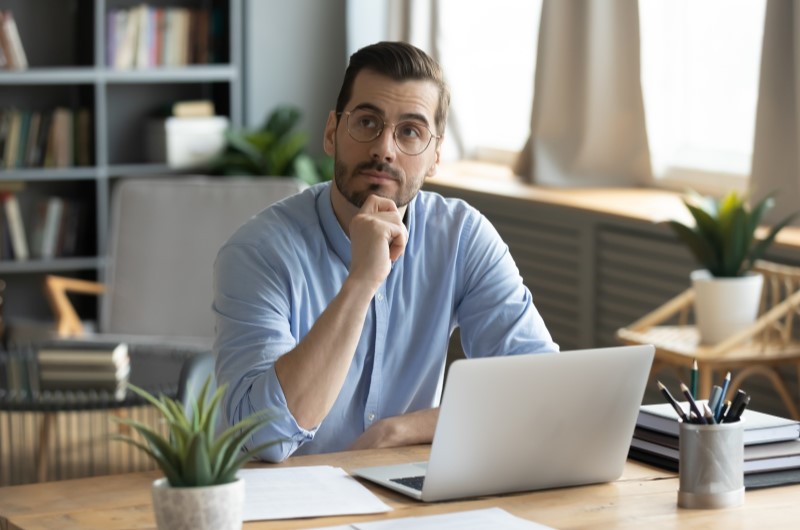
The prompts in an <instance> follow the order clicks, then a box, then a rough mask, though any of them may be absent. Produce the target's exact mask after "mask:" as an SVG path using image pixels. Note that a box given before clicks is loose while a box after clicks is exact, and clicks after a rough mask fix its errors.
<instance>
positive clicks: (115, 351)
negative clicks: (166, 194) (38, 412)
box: [36, 341, 129, 366]
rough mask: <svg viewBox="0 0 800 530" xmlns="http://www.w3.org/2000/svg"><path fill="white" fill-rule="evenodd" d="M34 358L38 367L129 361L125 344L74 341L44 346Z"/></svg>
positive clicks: (115, 363) (118, 363)
mask: <svg viewBox="0 0 800 530" xmlns="http://www.w3.org/2000/svg"><path fill="white" fill-rule="evenodd" d="M36 357H37V360H38V361H39V365H47V364H60V365H64V364H72V365H77V366H87V365H88V366H91V365H102V364H114V365H120V364H123V363H126V362H128V361H129V355H128V344H127V343H125V342H119V343H116V342H114V343H102V342H98V343H95V342H78V341H76V342H75V343H72V344H66V343H51V344H45V345H42V346H41V347H40V348H39V351H38V352H37V353H36Z"/></svg>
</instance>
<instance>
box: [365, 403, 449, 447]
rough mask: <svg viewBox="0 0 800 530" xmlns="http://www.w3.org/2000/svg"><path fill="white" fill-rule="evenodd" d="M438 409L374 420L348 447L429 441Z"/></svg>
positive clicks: (434, 426)
mask: <svg viewBox="0 0 800 530" xmlns="http://www.w3.org/2000/svg"><path fill="white" fill-rule="evenodd" d="M438 419H439V409H438V408H436V409H427V410H419V411H417V412H410V413H408V414H403V415H401V416H393V417H391V418H384V419H382V420H380V421H377V422H375V423H374V424H373V425H372V426H371V427H370V428H368V429H367V430H366V431H364V434H362V435H361V436H359V437H358V439H357V440H356V441H355V442H353V445H351V446H350V449H379V448H382V447H398V446H401V445H415V444H425V443H431V441H432V440H433V432H434V431H435V430H436V421H437V420H438Z"/></svg>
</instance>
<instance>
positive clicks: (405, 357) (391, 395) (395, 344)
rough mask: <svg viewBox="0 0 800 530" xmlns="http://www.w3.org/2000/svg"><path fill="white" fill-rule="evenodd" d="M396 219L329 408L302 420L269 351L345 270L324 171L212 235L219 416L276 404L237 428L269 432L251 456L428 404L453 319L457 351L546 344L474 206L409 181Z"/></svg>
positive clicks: (311, 447) (435, 394)
mask: <svg viewBox="0 0 800 530" xmlns="http://www.w3.org/2000/svg"><path fill="white" fill-rule="evenodd" d="M405 223H406V226H407V228H408V235H409V239H408V244H407V246H406V249H405V253H404V254H403V255H402V256H401V257H400V258H399V259H398V260H397V261H396V262H395V263H394V265H393V267H392V270H391V272H390V274H389V276H388V278H387V279H386V280H385V282H384V283H383V285H381V287H380V288H379V289H378V291H377V293H376V294H375V296H374V298H373V299H372V302H371V304H370V308H369V310H368V312H367V317H366V321H365V323H364V329H363V332H362V334H361V339H360V341H359V343H358V347H357V349H356V352H355V355H354V356H353V361H352V363H351V365H350V370H349V372H348V373H347V377H346V380H345V382H344V385H343V386H342V389H341V391H340V392H339V396H338V398H337V399H336V402H335V403H334V405H333V408H332V409H331V411H330V413H329V414H328V415H327V417H326V418H325V419H324V420H323V421H322V423H321V424H320V425H318V426H317V427H316V428H314V429H312V430H306V429H303V428H302V427H300V426H299V425H298V424H297V422H296V421H295V419H294V417H293V416H292V414H291V413H290V412H289V410H288V408H287V406H286V398H285V397H284V393H283V390H282V389H281V385H280V383H279V382H278V379H277V377H276V375H275V361H276V360H277V359H278V358H279V357H280V356H281V355H283V354H284V353H286V352H288V351H289V350H291V349H292V348H294V347H295V346H296V345H297V344H298V343H299V342H300V340H302V339H303V337H305V335H306V334H307V333H308V331H309V330H310V329H311V327H312V326H313V325H314V322H316V320H317V318H318V317H319V315H320V314H321V313H322V312H323V311H324V310H325V308H326V307H327V306H328V304H329V303H330V301H331V300H332V299H333V298H334V297H335V296H336V295H337V294H338V292H339V289H340V288H341V286H342V284H343V283H344V280H345V278H346V277H347V274H348V270H349V266H350V240H349V238H348V237H347V235H346V234H345V232H344V231H343V230H342V227H341V226H340V225H339V223H338V221H337V219H336V216H335V215H334V212H333V208H332V206H331V190H330V183H325V184H319V185H316V186H313V187H311V188H309V189H307V190H305V191H303V192H302V193H299V194H297V195H295V196H293V197H290V198H288V199H286V200H284V201H281V202H280V203H277V204H275V205H273V206H271V207H269V208H267V209H266V210H264V211H262V212H261V213H259V214H258V215H256V216H255V217H253V218H252V219H251V220H250V221H248V222H247V223H246V224H245V225H244V226H242V227H241V228H240V229H239V230H238V231H237V232H236V233H235V234H234V235H233V236H232V237H231V238H230V240H228V241H227V242H226V243H225V245H224V246H223V247H222V248H221V249H220V251H219V254H218V256H217V260H216V263H215V268H214V306H213V307H214V312H215V314H216V323H217V330H216V340H215V344H214V349H215V354H216V355H217V368H216V374H217V381H218V382H219V383H220V384H224V383H227V384H228V385H229V387H228V389H227V392H226V394H225V397H224V401H223V403H224V407H223V409H224V413H225V416H226V418H227V420H228V421H229V422H235V421H238V420H240V419H241V418H243V417H245V416H247V415H249V414H251V413H253V412H255V411H261V410H264V409H266V408H271V409H273V410H275V411H277V412H278V419H277V420H276V421H273V422H272V423H271V424H270V425H269V426H268V427H266V428H264V429H262V430H261V431H259V432H258V433H257V435H255V436H254V437H253V439H252V441H251V445H250V446H251V447H252V446H254V445H255V444H258V443H263V442H265V441H269V440H276V439H280V440H282V441H281V442H280V443H278V444H276V445H273V446H272V447H270V448H268V449H266V450H264V451H262V452H261V453H260V454H259V456H260V457H261V458H263V459H265V460H270V461H282V460H284V459H285V458H287V457H288V456H290V455H291V454H293V453H296V454H308V453H321V452H329V451H339V450H344V449H347V448H348V447H349V446H350V445H351V444H352V443H353V442H354V441H355V439H356V438H357V437H358V436H359V435H360V434H361V433H363V432H364V430H366V429H367V428H368V427H369V426H370V425H372V424H373V423H375V422H376V421H378V420H379V419H381V418H386V417H390V416H396V415H399V414H404V413H407V412H412V411H416V410H421V409H427V408H430V407H434V406H437V405H438V403H439V398H440V394H441V390H442V382H443V373H444V367H445V360H446V354H447V347H448V342H449V339H450V335H451V333H452V332H453V330H454V329H455V328H456V327H460V328H461V341H462V345H463V348H464V351H465V353H466V355H467V356H468V357H483V356H490V355H513V354H522V353H534V352H544V351H557V350H558V346H557V345H556V344H555V343H553V341H552V339H551V338H550V334H549V332H548V331H547V328H546V327H545V325H544V322H543V321H542V319H541V317H540V316H539V313H538V312H537V311H536V308H535V307H534V305H533V300H532V299H531V293H530V292H529V291H528V289H527V288H526V287H525V286H524V285H523V284H522V278H521V277H520V275H519V271H518V269H517V267H516V265H515V264H514V261H513V260H512V258H511V256H510V254H509V252H508V247H507V246H506V245H505V244H504V243H503V241H502V240H501V239H500V236H499V235H498V233H497V231H496V230H495V229H494V227H493V226H492V225H491V224H490V223H489V221H488V220H487V219H486V218H485V217H483V216H482V215H481V214H480V213H479V212H478V211H476V210H475V209H474V208H472V207H471V206H469V205H468V204H466V203H465V202H463V201H461V200H457V199H446V198H444V197H442V196H440V195H438V194H435V193H429V192H420V193H418V194H417V196H416V197H415V198H414V199H413V200H412V201H411V203H410V204H409V205H408V209H407V213H406V218H405Z"/></svg>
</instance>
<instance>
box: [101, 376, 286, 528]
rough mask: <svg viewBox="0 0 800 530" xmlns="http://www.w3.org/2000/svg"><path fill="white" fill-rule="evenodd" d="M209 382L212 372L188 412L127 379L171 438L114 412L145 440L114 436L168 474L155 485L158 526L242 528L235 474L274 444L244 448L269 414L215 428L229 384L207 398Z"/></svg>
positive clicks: (241, 488) (241, 490) (239, 481)
mask: <svg viewBox="0 0 800 530" xmlns="http://www.w3.org/2000/svg"><path fill="white" fill-rule="evenodd" d="M210 384H211V377H209V378H208V379H207V380H206V382H205V384H204V385H203V388H202V390H201V391H200V393H199V394H198V396H197V399H196V400H194V401H193V402H192V403H191V410H192V413H191V414H190V415H188V416H187V414H186V413H185V412H184V407H183V405H181V404H180V403H178V402H177V401H175V400H174V399H171V398H169V397H167V396H164V395H161V396H159V397H158V398H156V397H155V396H153V395H152V394H150V393H149V392H147V391H145V390H143V389H141V388H139V387H137V386H135V385H132V384H128V388H130V389H131V390H132V391H133V392H135V393H136V394H138V395H140V396H141V397H143V398H144V399H146V400H147V401H149V402H150V403H151V404H152V405H153V406H154V407H156V409H157V410H158V411H159V413H160V415H161V418H162V419H163V421H164V423H165V424H166V425H167V427H168V430H169V437H168V438H167V437H164V436H162V435H161V434H159V433H158V432H156V431H155V430H153V429H152V428H150V427H148V426H147V425H144V424H142V423H140V422H137V421H134V420H131V419H127V418H117V417H114V420H115V421H117V422H119V423H122V424H124V425H127V426H129V427H131V428H132V429H134V430H135V431H136V432H138V433H139V434H140V435H141V437H142V438H143V439H144V442H140V441H139V440H137V439H134V438H132V437H130V436H127V435H117V436H115V438H116V439H118V440H122V441H124V442H127V443H130V444H132V445H134V446H136V447H138V448H139V449H141V450H142V451H144V452H145V453H147V454H148V455H149V456H150V457H151V458H152V459H153V460H154V461H155V463H156V464H157V465H158V467H159V468H160V469H161V471H163V472H164V478H160V479H158V480H156V481H155V482H154V483H153V489H152V494H153V509H154V511H155V515H156V525H157V527H158V528H159V530H167V529H169V530H183V529H186V530H189V529H192V530H211V529H214V530H222V529H226V530H227V529H241V527H242V510H243V507H244V481H243V480H242V479H240V478H237V477H236V472H237V471H238V470H239V468H241V467H242V465H244V464H245V462H247V461H248V460H249V459H250V458H251V456H252V454H254V453H257V452H258V451H260V450H261V449H264V448H265V447H268V446H269V445H272V443H275V442H272V443H266V444H261V445H259V446H257V447H254V448H253V449H251V450H250V451H249V452H242V451H241V448H242V445H243V443H244V442H245V441H246V440H247V439H248V438H249V437H250V435H252V434H253V433H254V432H255V431H257V430H258V429H260V428H261V427H263V426H264V425H265V424H267V423H269V421H270V420H271V417H270V416H269V415H268V414H266V413H256V414H253V415H251V416H249V417H247V418H245V419H243V420H241V421H240V422H238V423H237V424H235V425H233V426H232V427H230V428H228V429H226V430H225V431H223V432H221V433H217V432H216V423H217V417H218V415H219V406H220V401H221V399H222V395H223V392H224V391H225V387H224V386H222V387H220V388H217V390H216V391H215V392H214V393H213V394H212V395H211V396H210V397H209V387H210Z"/></svg>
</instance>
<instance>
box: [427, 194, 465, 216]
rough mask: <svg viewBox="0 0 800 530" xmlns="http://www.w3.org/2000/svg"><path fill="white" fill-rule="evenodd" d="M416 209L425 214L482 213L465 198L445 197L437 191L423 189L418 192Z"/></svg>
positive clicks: (463, 214)
mask: <svg viewBox="0 0 800 530" xmlns="http://www.w3.org/2000/svg"><path fill="white" fill-rule="evenodd" d="M416 201H417V205H416V209H417V210H418V212H419V213H421V214H423V215H426V216H428V215H441V214H449V215H460V216H473V215H479V214H480V213H479V212H478V210H476V209H475V208H474V207H473V206H472V205H470V204H469V203H468V202H467V201H465V200H463V199H458V198H455V197H445V196H443V195H440V194H439V193H437V192H435V191H424V190H421V191H420V192H419V193H418V194H417V199H416Z"/></svg>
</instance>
